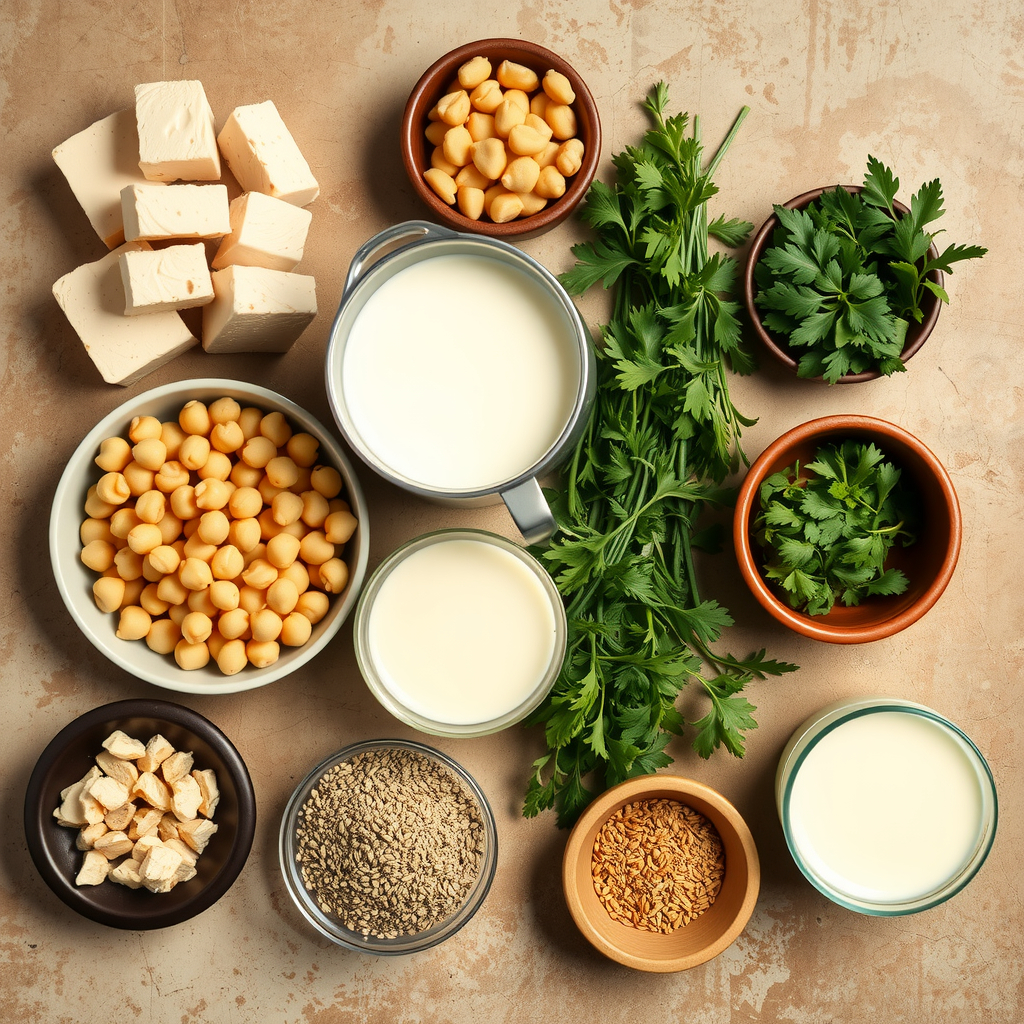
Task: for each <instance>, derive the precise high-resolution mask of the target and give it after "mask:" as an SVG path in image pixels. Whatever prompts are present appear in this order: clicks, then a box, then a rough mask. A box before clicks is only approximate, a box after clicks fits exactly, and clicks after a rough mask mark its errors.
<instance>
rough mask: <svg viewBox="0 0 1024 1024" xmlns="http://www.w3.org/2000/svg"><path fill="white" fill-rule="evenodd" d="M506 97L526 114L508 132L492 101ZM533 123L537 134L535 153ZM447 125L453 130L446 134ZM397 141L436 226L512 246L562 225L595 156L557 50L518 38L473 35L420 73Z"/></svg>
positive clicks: (592, 132)
mask: <svg viewBox="0 0 1024 1024" xmlns="http://www.w3.org/2000/svg"><path fill="white" fill-rule="evenodd" d="M513 94H515V95H516V97H517V100H518V101H525V102H528V103H529V105H530V111H529V116H527V113H526V112H525V111H524V113H523V114H522V115H521V116H522V118H523V119H524V120H523V124H522V125H518V126H516V127H514V128H510V127H509V125H510V123H511V121H512V120H516V117H515V116H513V115H512V114H511V113H510V112H509V111H504V110H502V109H501V104H502V102H503V101H504V100H505V98H506V96H508V98H509V102H510V103H511V102H512V96H513ZM535 117H536V118H537V120H534V118H535ZM531 123H532V124H531ZM525 127H530V128H531V131H524V128H525ZM533 127H536V128H538V129H539V130H540V131H541V133H542V135H543V136H544V137H545V138H546V143H545V148H544V149H542V150H536V149H535V147H536V145H537V140H536V137H535V136H534V135H533V134H532V128H533ZM447 129H455V130H454V131H453V132H452V134H451V135H448V136H446V134H445V133H446V130H447ZM460 137H461V141H460ZM531 139H532V140H533V141H532V143H531ZM400 141H401V151H402V162H403V164H404V166H405V171H406V174H407V176H408V178H409V182H410V184H411V185H412V187H413V190H414V191H415V193H416V195H417V196H419V198H420V200H421V201H422V202H423V203H424V204H425V205H426V207H427V208H428V209H429V210H430V211H431V214H432V215H433V217H434V219H435V220H437V221H438V222H439V223H441V224H443V225H445V226H446V227H449V228H452V229H454V230H455V231H470V232H474V233H476V234H481V235H487V236H489V237H491V238H501V239H504V240H505V241H509V242H518V241H522V240H523V239H527V238H533V237H535V236H537V235H540V234H542V233H544V232H545V231H549V230H550V229H551V228H553V227H555V226H556V225H558V224H561V223H562V221H564V220H565V219H566V217H568V216H569V215H570V214H571V213H572V212H573V210H575V209H576V207H577V206H578V205H579V204H580V202H581V201H582V199H583V197H584V196H585V195H586V193H587V189H588V188H589V187H590V184H591V182H592V181H593V180H594V175H595V174H596V173H597V166H598V163H599V162H600V159H601V118H600V116H599V114H598V109H597V103H596V102H595V101H594V97H593V95H592V94H591V92H590V90H589V89H588V88H587V84H586V82H584V81H583V79H582V78H581V77H580V75H579V73H578V72H577V71H576V69H575V68H573V67H572V65H571V64H569V62H568V61H566V60H565V59H563V58H562V57H560V56H559V55H558V54H556V53H552V52H551V51H550V50H547V49H545V48H544V47H543V46H539V45H538V44H537V43H533V42H529V41H528V40H525V39H511V38H507V39H503V38H498V39H479V40H477V41H475V42H471V43H465V44H463V45H462V46H459V47H456V48H455V49H454V50H450V51H449V52H448V53H446V54H444V55H443V56H442V57H439V58H438V59H437V60H436V61H434V63H433V64H431V65H430V67H429V68H427V70H426V71H424V72H423V74H422V75H421V76H420V79H419V81H418V82H417V83H416V85H415V87H414V88H413V90H412V93H411V94H410V96H409V99H408V101H407V102H406V106H405V112H404V114H403V117H402V129H401V140H400ZM502 141H504V143H505V146H504V147H503V146H502V145H501V144H500V143H501V142H502ZM470 143H472V144H474V146H475V147H476V146H477V144H478V148H473V149H470V148H469V144H470ZM488 147H491V149H492V150H496V152H495V151H491V150H489V149H488ZM531 161H535V162H536V163H537V165H538V166H537V167H533V166H532V165H531ZM513 162H514V163H515V167H513ZM541 168H543V170H542V169H541ZM556 172H557V173H556ZM506 186H507V187H506ZM496 195H500V196H501V198H500V199H499V200H498V201H497V203H495V202H494V201H493V200H494V197H495V196H496ZM516 197H518V199H517V198H516Z"/></svg>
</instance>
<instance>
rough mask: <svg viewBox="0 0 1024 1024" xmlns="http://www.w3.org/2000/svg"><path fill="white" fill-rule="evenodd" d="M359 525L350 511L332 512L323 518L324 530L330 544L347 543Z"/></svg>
mask: <svg viewBox="0 0 1024 1024" xmlns="http://www.w3.org/2000/svg"><path fill="white" fill-rule="evenodd" d="M358 525H359V523H358V520H357V519H356V517H355V516H354V515H352V513H351V512H346V511H339V512H332V513H331V514H330V515H329V516H328V517H327V518H326V519H325V520H324V532H325V534H326V536H327V539H328V540H329V541H330V542H331V543H332V544H347V543H348V541H350V540H351V539H352V535H353V534H354V533H355V532H356V527H357V526H358Z"/></svg>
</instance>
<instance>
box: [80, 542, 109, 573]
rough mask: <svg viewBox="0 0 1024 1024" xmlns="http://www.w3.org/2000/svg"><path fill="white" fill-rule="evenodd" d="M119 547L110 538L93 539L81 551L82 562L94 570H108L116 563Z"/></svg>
mask: <svg viewBox="0 0 1024 1024" xmlns="http://www.w3.org/2000/svg"><path fill="white" fill-rule="evenodd" d="M116 553H117V549H116V548H115V547H114V545H113V544H111V543H110V541H108V540H91V541H89V543H88V544H86V545H85V547H83V548H82V551H81V556H80V557H81V559H82V564H83V565H85V566H87V567H88V568H90V569H92V571H93V572H106V571H107V570H108V569H109V568H110V567H111V566H112V565H113V564H114V555H115V554H116Z"/></svg>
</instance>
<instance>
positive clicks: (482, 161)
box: [470, 137, 507, 181]
mask: <svg viewBox="0 0 1024 1024" xmlns="http://www.w3.org/2000/svg"><path fill="white" fill-rule="evenodd" d="M470 158H471V159H472V161H473V166H474V167H475V168H476V169H477V170H478V171H479V172H480V173H481V174H482V175H483V176H484V177H485V178H486V179H487V180H488V181H497V180H498V178H500V177H501V176H502V174H504V173H505V164H506V162H507V161H506V158H505V144H504V143H503V142H502V141H501V139H499V138H497V137H495V138H491V139H481V140H480V141H479V142H474V143H473V146H472V149H471V152H470Z"/></svg>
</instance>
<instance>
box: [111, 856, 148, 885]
mask: <svg viewBox="0 0 1024 1024" xmlns="http://www.w3.org/2000/svg"><path fill="white" fill-rule="evenodd" d="M108 877H109V878H110V880H111V881H112V882H117V883H118V884H119V885H126V886H128V888H129V889H141V888H142V876H141V875H140V874H139V862H138V861H136V860H133V859H132V858H131V857H128V858H126V859H125V860H123V861H121V862H120V863H119V864H115V865H114V866H113V867H112V868H111V869H110V874H109V875H108Z"/></svg>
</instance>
